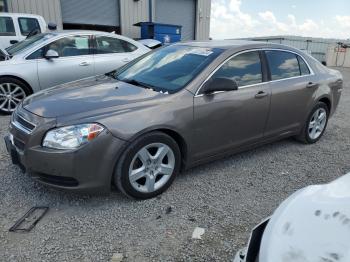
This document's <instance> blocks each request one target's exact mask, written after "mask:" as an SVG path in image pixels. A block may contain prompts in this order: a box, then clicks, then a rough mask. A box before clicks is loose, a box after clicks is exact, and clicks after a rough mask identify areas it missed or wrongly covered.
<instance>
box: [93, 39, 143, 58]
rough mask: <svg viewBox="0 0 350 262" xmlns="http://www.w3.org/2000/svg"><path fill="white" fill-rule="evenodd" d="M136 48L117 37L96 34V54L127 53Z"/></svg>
mask: <svg viewBox="0 0 350 262" xmlns="http://www.w3.org/2000/svg"><path fill="white" fill-rule="evenodd" d="M136 49H137V47H136V46H134V45H133V44H131V43H129V42H127V41H124V40H121V39H118V38H113V37H106V36H96V54H111V53H127V52H132V51H135V50H136Z"/></svg>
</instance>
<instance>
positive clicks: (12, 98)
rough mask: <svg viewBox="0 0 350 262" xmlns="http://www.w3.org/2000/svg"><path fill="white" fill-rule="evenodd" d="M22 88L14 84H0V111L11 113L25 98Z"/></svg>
mask: <svg viewBox="0 0 350 262" xmlns="http://www.w3.org/2000/svg"><path fill="white" fill-rule="evenodd" d="M26 96H27V95H26V93H25V92H24V90H23V88H22V87H20V86H19V85H17V84H14V83H2V84H0V111H4V112H8V113H11V112H13V111H14V110H15V108H16V106H17V105H18V104H19V103H20V102H21V101H22V100H23V99H24V98H25V97H26Z"/></svg>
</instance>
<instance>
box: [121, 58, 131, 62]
mask: <svg viewBox="0 0 350 262" xmlns="http://www.w3.org/2000/svg"><path fill="white" fill-rule="evenodd" d="M122 61H123V62H124V63H128V62H130V59H129V58H123V60H122Z"/></svg>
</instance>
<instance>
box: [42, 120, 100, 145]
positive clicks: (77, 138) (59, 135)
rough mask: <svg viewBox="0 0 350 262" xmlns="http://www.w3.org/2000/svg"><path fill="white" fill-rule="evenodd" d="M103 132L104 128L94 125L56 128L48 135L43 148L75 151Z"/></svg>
mask: <svg viewBox="0 0 350 262" xmlns="http://www.w3.org/2000/svg"><path fill="white" fill-rule="evenodd" d="M103 130H104V127H103V126H101V125H99V124H94V123H93V124H82V125H76V126H66V127H61V128H56V129H53V130H50V131H49V132H47V133H46V135H45V138H44V140H43V146H44V147H48V148H55V149H75V148H78V147H80V146H81V145H84V144H86V143H88V142H90V141H91V140H93V139H95V138H96V137H97V136H98V135H99V134H100V133H101V132H102V131H103Z"/></svg>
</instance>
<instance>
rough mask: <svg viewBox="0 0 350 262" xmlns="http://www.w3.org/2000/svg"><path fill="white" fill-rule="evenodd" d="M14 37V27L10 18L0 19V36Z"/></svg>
mask: <svg viewBox="0 0 350 262" xmlns="http://www.w3.org/2000/svg"><path fill="white" fill-rule="evenodd" d="M14 35H16V31H15V26H14V24H13V20H12V18H11V17H0V36H14Z"/></svg>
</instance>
